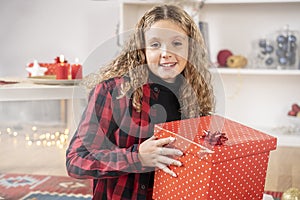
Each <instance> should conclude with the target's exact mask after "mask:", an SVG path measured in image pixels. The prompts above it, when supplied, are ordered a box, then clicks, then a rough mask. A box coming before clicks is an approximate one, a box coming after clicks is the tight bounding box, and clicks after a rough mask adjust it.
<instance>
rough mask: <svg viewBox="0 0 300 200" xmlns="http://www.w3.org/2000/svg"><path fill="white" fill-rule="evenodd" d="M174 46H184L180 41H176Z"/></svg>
mask: <svg viewBox="0 0 300 200" xmlns="http://www.w3.org/2000/svg"><path fill="white" fill-rule="evenodd" d="M173 45H174V46H175V47H177V46H181V45H182V42H180V41H174V42H173Z"/></svg>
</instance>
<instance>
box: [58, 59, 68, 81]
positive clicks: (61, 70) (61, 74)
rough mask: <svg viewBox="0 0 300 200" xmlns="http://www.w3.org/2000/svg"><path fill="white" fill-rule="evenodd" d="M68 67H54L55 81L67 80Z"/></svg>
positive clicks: (64, 64)
mask: <svg viewBox="0 0 300 200" xmlns="http://www.w3.org/2000/svg"><path fill="white" fill-rule="evenodd" d="M69 68H70V65H69V64H67V63H58V64H57V65H56V79H57V80H63V79H68V74H69Z"/></svg>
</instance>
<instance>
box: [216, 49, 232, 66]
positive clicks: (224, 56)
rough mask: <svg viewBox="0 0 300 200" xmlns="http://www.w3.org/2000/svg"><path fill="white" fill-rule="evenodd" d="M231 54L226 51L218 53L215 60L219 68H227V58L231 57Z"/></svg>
mask: <svg viewBox="0 0 300 200" xmlns="http://www.w3.org/2000/svg"><path fill="white" fill-rule="evenodd" d="M232 55H233V53H232V52H231V51H230V50H228V49H223V50H220V51H219V52H218V55H217V60H218V63H219V65H220V66H222V67H227V65H226V62H227V58H228V57H229V56H232Z"/></svg>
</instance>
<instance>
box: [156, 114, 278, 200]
mask: <svg viewBox="0 0 300 200" xmlns="http://www.w3.org/2000/svg"><path fill="white" fill-rule="evenodd" d="M203 130H211V131H212V130H214V131H216V130H218V131H221V132H224V133H226V136H227V137H228V141H226V142H225V144H224V145H221V146H210V145H209V144H207V143H205V142H204V140H203V138H202V137H201V136H202V135H203ZM154 134H155V135H156V136H157V137H160V138H162V137H168V136H173V137H175V138H176V141H175V142H174V143H173V144H172V145H173V146H175V147H176V148H179V149H181V150H182V151H183V152H184V155H183V156H182V157H180V158H178V160H180V161H181V162H182V163H183V166H182V167H175V166H171V167H170V168H171V169H172V170H174V172H175V173H176V174H177V175H178V177H177V178H173V177H171V176H170V175H167V174H166V173H164V172H163V171H161V170H158V171H156V173H155V180H154V192H153V198H154V199H158V200H159V199H210V200H213V199H251V200H256V199H257V200H258V199H259V200H261V199H262V196H263V191H264V184H265V177H266V171H267V166H268V159H269V151H270V150H273V149H275V148H276V138H274V137H272V136H270V135H267V134H264V133H262V132H259V131H257V130H254V129H252V128H250V127H247V126H244V125H242V124H240V123H237V122H234V121H231V120H229V119H225V118H223V117H221V116H216V115H214V116H206V117H201V118H194V119H188V120H181V121H174V122H169V123H164V124H159V125H156V127H155V130H154ZM203 147H204V148H207V149H208V150H212V151H214V153H207V150H206V152H203Z"/></svg>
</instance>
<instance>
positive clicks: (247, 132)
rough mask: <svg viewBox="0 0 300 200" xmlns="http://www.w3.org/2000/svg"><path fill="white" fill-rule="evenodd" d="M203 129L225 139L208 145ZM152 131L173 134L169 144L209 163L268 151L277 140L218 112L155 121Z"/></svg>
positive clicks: (274, 147)
mask: <svg viewBox="0 0 300 200" xmlns="http://www.w3.org/2000/svg"><path fill="white" fill-rule="evenodd" d="M207 131H210V132H214V131H220V132H222V133H225V135H226V137H227V138H228V140H227V141H226V142H225V143H224V144H222V145H213V144H210V143H209V142H208V141H207V140H205V132H207ZM154 134H155V135H156V136H157V137H158V138H162V137H169V136H172V137H175V138H176V140H175V142H174V143H172V146H174V147H176V148H178V149H180V150H181V151H183V152H184V153H185V154H193V155H194V156H197V157H199V158H200V159H202V160H205V161H207V162H213V163H215V162H222V161H225V160H231V159H236V158H239V157H245V156H249V155H253V154H260V153H263V152H268V151H271V150H274V149H276V143H277V139H276V138H275V137H273V136H270V135H268V134H265V133H263V132H261V131H258V130H255V129H253V128H250V127H248V126H245V125H243V124H241V123H238V122H235V121H233V120H230V119H227V118H224V117H222V116H218V115H211V116H204V117H199V118H192V119H185V120H178V121H172V122H166V123H162V124H157V125H155V128H154Z"/></svg>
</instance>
